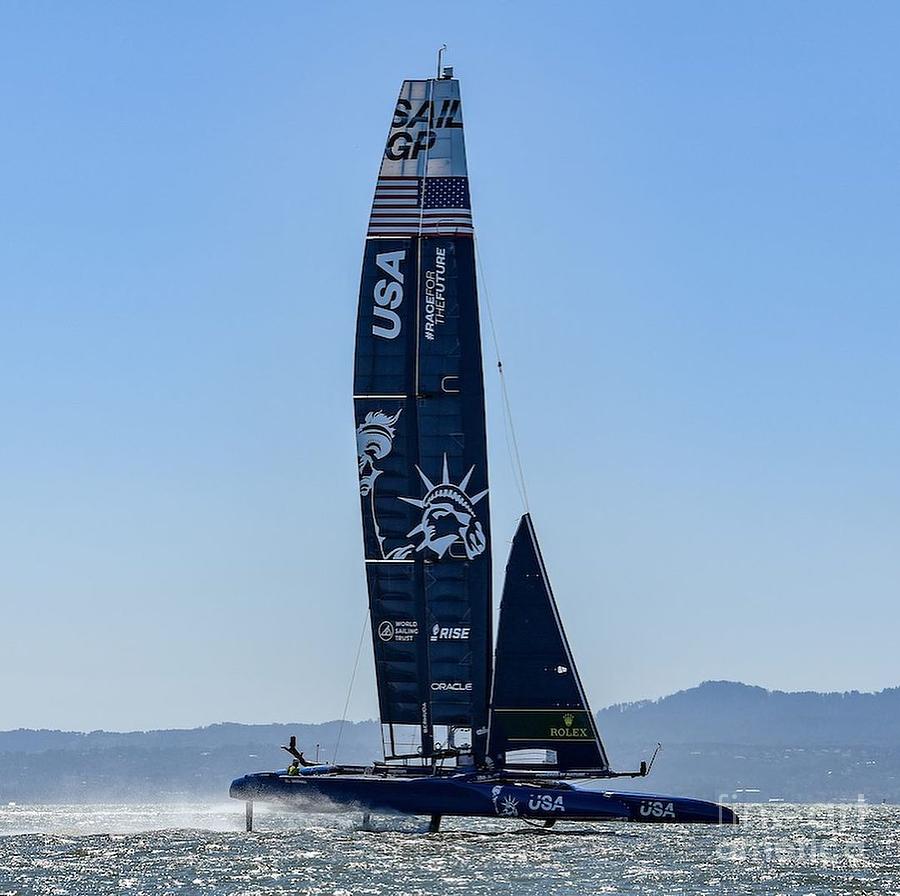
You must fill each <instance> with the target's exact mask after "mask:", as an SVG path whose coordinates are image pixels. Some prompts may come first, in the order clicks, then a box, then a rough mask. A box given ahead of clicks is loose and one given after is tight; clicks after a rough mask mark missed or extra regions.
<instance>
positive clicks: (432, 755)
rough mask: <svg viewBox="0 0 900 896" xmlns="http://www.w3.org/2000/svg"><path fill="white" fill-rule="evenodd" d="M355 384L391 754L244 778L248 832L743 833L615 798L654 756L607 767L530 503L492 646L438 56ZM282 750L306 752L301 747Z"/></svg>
mask: <svg viewBox="0 0 900 896" xmlns="http://www.w3.org/2000/svg"><path fill="white" fill-rule="evenodd" d="M353 385H354V394H353V402H354V408H355V413H356V416H355V426H356V442H357V451H358V465H359V469H358V473H359V499H360V507H361V510H362V529H363V544H364V554H365V570H366V580H367V584H368V593H369V614H370V621H371V631H372V644H373V647H374V655H375V671H376V679H377V688H378V702H379V712H380V716H381V730H382V740H383V747H384V760H383V761H382V760H379V761H376V762H373V763H372V764H371V765H369V766H346V765H312V766H309V765H306V766H304V767H302V768H300V770H299V773H295V774H291V775H288V774H287V773H286V771H285V770H280V771H273V772H264V773H257V774H250V775H246V776H244V777H241V778H238V779H236V780H235V781H233V782H232V785H231V791H230V793H231V796H232V797H234V798H236V799H241V800H244V801H246V804H247V826H248V829H249V828H250V827H251V826H252V806H253V801H254V800H264V801H273V802H279V803H283V804H288V805H291V806H296V807H298V808H304V807H307V808H311V807H315V806H317V805H320V804H322V803H323V802H324V803H328V804H330V805H332V806H339V807H346V808H348V809H356V810H361V811H362V812H363V813H364V815H365V817H366V819H368V816H369V814H370V813H373V812H388V813H403V814H408V815H424V816H428V817H429V818H430V823H429V829H430V830H431V831H437V830H438V829H439V827H440V823H441V818H442V816H444V815H447V816H487V817H493V818H503V819H508V820H511V819H521V820H523V821H526V822H530V823H538V824H544V825H545V826H552V825H553V824H555V823H556V822H558V821H563V820H566V821H582V822H583V821H600V820H609V819H613V820H623V819H627V820H631V821H642V822H707V823H723V824H732V823H735V822H736V821H737V816H736V815H735V813H734V812H733V811H732V810H731V809H729V808H727V807H725V806H720V805H718V804H716V803H712V802H706V801H703V800H695V799H687V798H683V797H675V796H663V795H658V794H646V793H627V792H620V791H616V790H604V789H602V787H603V784H602V781H603V780H604V779H612V778H616V777H626V776H628V777H638V776H643V775H646V774H647V772H648V765H647V763H646V762H642V763H641V764H640V768H639V769H638V770H636V771H630V772H616V771H613V770H612V769H611V768H610V763H609V760H608V758H607V754H606V750H605V748H604V745H603V741H602V740H601V738H600V734H599V732H598V730H597V724H596V721H595V718H594V715H593V713H592V712H591V709H590V705H589V704H588V700H587V696H586V694H585V691H584V687H583V686H582V683H581V679H580V677H579V675H578V670H577V668H576V665H575V660H574V658H573V656H572V651H571V648H570V646H569V642H568V640H567V638H566V634H565V631H564V629H563V624H562V620H561V618H560V614H559V609H558V607H557V604H556V601H555V599H554V596H553V592H552V590H551V588H550V580H549V577H548V575H547V569H546V566H545V564H544V560H543V557H542V555H541V550H540V547H539V546H538V540H537V536H536V534H535V527H534V524H533V522H532V519H531V515H530V514H529V513H528V512H526V513H525V514H524V515H523V516H522V518H521V521H520V522H519V525H518V529H517V531H516V533H515V536H514V538H513V541H512V547H511V551H510V555H509V561H508V564H507V567H506V578H505V582H504V586H503V594H502V599H501V604H500V617H499V623H498V633H497V642H496V650H494V646H493V622H492V596H491V544H492V542H491V525H490V498H489V489H488V468H487V435H486V425H485V399H484V376H483V368H482V352H481V338H480V325H479V312H478V298H477V282H476V258H475V241H474V227H473V221H472V206H471V201H470V193H469V179H468V170H467V166H466V150H465V141H464V129H463V116H462V104H461V100H460V90H459V81H458V80H457V79H456V78H454V77H453V70H452V69H450V68H443V67H442V65H441V60H440V58H439V61H438V72H437V77H435V78H429V79H423V80H414V81H404V82H403V86H402V88H401V90H400V96H399V98H398V100H397V103H396V106H395V108H394V114H393V118H392V120H391V126H390V131H389V133H388V138H387V143H386V146H385V149H384V154H383V157H382V160H381V168H380V171H379V174H378V180H377V183H376V186H375V198H374V201H373V204H372V211H371V215H370V218H369V224H368V232H367V234H366V241H365V252H364V256H363V267H362V278H361V285H360V293H359V312H358V318H357V327H356V355H355V370H354V383H353ZM286 749H288V750H289V752H292V753H293V754H294V755H295V756H296V757H297V758H298V759H301V755H300V754H299V753H297V751H296V746H295V744H294V742H293V740H292V743H291V745H290V747H286ZM301 761H302V759H301ZM650 765H652V760H651V762H650ZM294 771H296V770H294ZM598 781H599V782H600V784H599V786H598V784H597V782H598Z"/></svg>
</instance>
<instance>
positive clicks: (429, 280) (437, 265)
mask: <svg viewBox="0 0 900 896" xmlns="http://www.w3.org/2000/svg"><path fill="white" fill-rule="evenodd" d="M446 275H447V250H446V249H442V248H441V247H440V246H439V247H438V248H437V249H436V250H435V253H434V270H433V271H426V272H425V294H424V298H425V338H426V339H429V340H433V339H434V328H435V326H440V325H441V324H443V323H444V311H445V305H446V302H445V299H444V290H445V288H446V287H445V278H446Z"/></svg>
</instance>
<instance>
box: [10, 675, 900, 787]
mask: <svg viewBox="0 0 900 896" xmlns="http://www.w3.org/2000/svg"><path fill="white" fill-rule="evenodd" d="M597 718H598V724H599V727H600V731H601V734H602V736H603V738H604V741H605V743H606V745H607V749H608V751H609V754H610V757H611V760H612V763H613V766H614V767H615V768H617V769H631V768H636V767H637V764H638V762H639V761H640V759H648V758H649V757H650V754H651V752H652V750H653V747H654V746H655V744H656V742H657V741H662V742H663V749H662V751H661V753H660V756H659V759H658V761H657V763H656V765H655V767H654V769H653V773H652V775H651V776H650V777H649V778H648V779H646V780H636V781H631V780H629V779H625V780H624V781H618V782H614V783H615V785H616V786H619V788H620V789H636V790H637V789H641V790H656V791H668V792H672V793H681V794H687V795H694V796H697V797H711V798H715V797H718V796H720V795H729V794H734V795H735V798H737V799H744V798H748V797H749V798H753V799H770V798H783V799H788V800H797V801H833V800H845V799H855V798H856V797H857V795H858V794H860V793H863V794H866V795H867V797H868V798H869V799H871V800H875V801H881V800H882V799H886V800H888V801H890V802H900V688H890V689H886V690H883V691H880V692H878V693H875V694H861V693H858V692H855V691H850V692H846V693H833V694H820V693H816V692H800V693H788V692H783V691H767V690H765V689H764V688H758V687H752V686H749V685H744V684H738V683H734V682H721V681H719V682H704V683H703V684H701V685H699V686H698V687H695V688H690V689H688V690H685V691H679V692H678V693H676V694H672V695H670V696H668V697H663V698H660V699H659V700H643V701H638V702H635V703H625V704H616V705H614V706H610V707H607V708H605V709H603V710H601V711H600V712H599V713H597ZM292 734H295V735H296V736H297V739H298V742H299V744H300V746H301V749H304V750H305V751H306V753H307V755H308V756H309V757H310V758H314V756H315V751H316V744H319V745H320V756H321V757H322V758H323V759H325V760H329V761H330V760H331V759H332V758H333V757H334V755H335V748H336V746H337V739H338V736H340V737H341V745H340V750H339V752H338V759H339V760H340V761H342V762H346V763H366V762H370V761H371V760H372V759H373V758H375V757H377V756H379V755H380V754H381V736H380V730H379V725H378V723H377V722H375V721H365V722H347V723H345V724H344V725H343V731H342V732H341V723H340V722H339V721H331V722H324V723H321V724H315V725H311V724H300V723H293V724H267V725H243V724H239V723H230V722H229V723H220V724H216V725H209V726H206V727H202V728H192V729H171V730H155V731H131V732H107V731H92V732H88V733H82V732H72V731H52V730H46V729H43V730H32V729H19V730H15V731H4V732H0V802H7V801H10V800H14V801H18V802H92V801H118V800H159V799H162V800H175V799H189V798H219V799H221V798H222V797H224V796H225V795H226V793H227V790H228V784H229V782H230V781H231V779H232V778H234V777H236V776H238V775H240V774H244V773H246V772H249V771H259V770H262V769H273V768H278V767H283V766H284V765H285V764H286V760H287V754H286V753H284V752H283V751H282V750H280V749H279V745H280V744H283V743H287V740H288V738H289V737H290V736H291V735H292Z"/></svg>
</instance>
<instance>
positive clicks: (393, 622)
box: [354, 79, 492, 759]
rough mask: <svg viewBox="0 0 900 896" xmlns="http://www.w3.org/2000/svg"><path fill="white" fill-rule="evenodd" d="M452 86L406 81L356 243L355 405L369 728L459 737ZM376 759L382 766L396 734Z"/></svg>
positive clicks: (486, 592)
mask: <svg viewBox="0 0 900 896" xmlns="http://www.w3.org/2000/svg"><path fill="white" fill-rule="evenodd" d="M472 237H473V227H472V211H471V201H470V197H469V185H468V175H467V168H466V155H465V142H464V137H463V122H462V108H461V102H460V96H459V82H458V81H456V80H454V79H439V80H434V79H432V80H423V81H405V82H404V83H403V87H402V88H401V91H400V97H399V99H398V101H397V105H396V107H395V110H394V116H393V119H392V122H391V128H390V132H389V134H388V139H387V143H386V146H385V152H384V156H383V158H382V163H381V169H380V172H379V176H378V181H377V184H376V188H375V198H374V201H373V204H372V212H371V216H370V219H369V226H368V231H367V238H366V248H365V254H364V258H363V271H362V278H361V285H360V296H359V314H358V318H357V332H356V363H355V373H354V404H355V412H356V436H357V453H358V463H359V482H360V502H361V509H362V520H363V540H364V550H365V559H366V573H367V582H368V589H369V606H370V611H371V618H372V632H373V643H374V648H375V665H376V677H377V682H378V695H379V707H380V713H381V719H382V722H383V723H384V724H385V725H387V726H394V725H416V726H418V728H419V743H418V745H417V749H418V750H419V751H420V752H421V754H422V755H424V756H428V755H431V754H432V753H433V751H434V728H435V726H447V727H448V729H460V728H462V729H471V737H472V740H471V742H470V743H471V747H472V752H473V753H474V754H475V757H476V759H479V758H483V756H484V751H485V747H486V731H487V712H488V709H487V707H488V698H489V693H490V666H491V634H492V628H491V575H490V568H491V563H490V524H489V520H490V515H489V502H488V480H487V445H486V434H485V414H484V382H483V373H482V359H481V340H480V329H479V316H478V299H477V287H476V280H475V254H474V244H473V238H472ZM391 744H392V747H391V749H390V750H388V751H387V752H388V754H395V753H396V752H397V750H396V749H395V748H394V746H393V744H394V733H393V729H392V730H391Z"/></svg>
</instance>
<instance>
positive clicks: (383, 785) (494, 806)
mask: <svg viewBox="0 0 900 896" xmlns="http://www.w3.org/2000/svg"><path fill="white" fill-rule="evenodd" d="M230 795H231V796H232V797H233V798H235V799H242V800H248V801H253V800H260V801H264V802H275V803H281V804H284V805H287V806H291V807H293V808H297V809H306V810H308V811H309V810H323V809H338V810H340V809H344V810H347V809H358V810H362V811H363V812H389V813H401V814H404V815H456V816H469V817H480V818H503V819H506V820H514V819H517V818H521V819H527V820H535V821H550V820H553V821H639V822H650V823H666V822H668V823H701V824H737V822H738V817H737V815H736V814H735V813H734V812H733V811H732V810H731V809H729V808H727V807H726V806H720V805H718V804H717V803H711V802H706V801H704V800H694V799H686V798H683V797H673V796H663V795H658V794H646V793H621V792H618V791H596V790H587V789H583V788H579V787H573V786H572V785H570V784H566V783H564V782H546V783H535V782H527V783H526V782H510V781H503V780H500V779H484V778H476V777H475V776H473V775H452V776H439V775H427V776H410V777H405V776H402V777H401V776H397V777H394V776H388V777H381V776H375V775H364V774H341V773H333V774H317V775H309V776H303V775H301V776H293V777H288V776H287V775H279V774H277V773H260V774H254V775H245V776H244V777H242V778H237V779H235V780H234V781H233V782H232V784H231V790H230Z"/></svg>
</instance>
